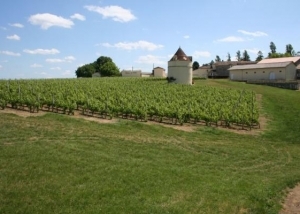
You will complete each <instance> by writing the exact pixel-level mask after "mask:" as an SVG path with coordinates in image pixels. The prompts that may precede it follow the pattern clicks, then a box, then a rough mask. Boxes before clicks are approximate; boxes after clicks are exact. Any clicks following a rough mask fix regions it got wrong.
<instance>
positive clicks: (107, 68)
mask: <svg viewBox="0 0 300 214" xmlns="http://www.w3.org/2000/svg"><path fill="white" fill-rule="evenodd" d="M99 72H100V74H101V76H102V77H113V76H120V71H119V68H118V67H117V66H116V65H115V63H114V62H113V61H108V62H106V63H104V64H102V65H100V67H99Z"/></svg>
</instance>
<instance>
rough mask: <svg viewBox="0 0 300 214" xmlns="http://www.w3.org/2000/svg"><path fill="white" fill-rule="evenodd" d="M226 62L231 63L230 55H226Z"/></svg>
mask: <svg viewBox="0 0 300 214" xmlns="http://www.w3.org/2000/svg"><path fill="white" fill-rule="evenodd" d="M227 62H231V56H230V53H227Z"/></svg>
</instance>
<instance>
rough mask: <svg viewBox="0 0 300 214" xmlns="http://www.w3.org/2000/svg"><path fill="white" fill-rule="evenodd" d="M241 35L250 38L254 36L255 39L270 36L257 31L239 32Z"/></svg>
mask: <svg viewBox="0 0 300 214" xmlns="http://www.w3.org/2000/svg"><path fill="white" fill-rule="evenodd" d="M238 32H239V33H242V34H244V35H248V36H254V37H260V36H268V34H266V33H264V32H261V31H255V32H248V31H245V30H238Z"/></svg>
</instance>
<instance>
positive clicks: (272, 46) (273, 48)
mask: <svg viewBox="0 0 300 214" xmlns="http://www.w3.org/2000/svg"><path fill="white" fill-rule="evenodd" d="M270 50H271V54H274V53H276V45H275V44H274V42H271V43H270Z"/></svg>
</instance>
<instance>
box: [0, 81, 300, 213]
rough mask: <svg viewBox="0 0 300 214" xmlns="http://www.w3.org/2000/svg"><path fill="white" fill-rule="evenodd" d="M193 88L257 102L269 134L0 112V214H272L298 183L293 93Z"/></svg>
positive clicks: (298, 97) (297, 97)
mask: <svg viewBox="0 0 300 214" xmlns="http://www.w3.org/2000/svg"><path fill="white" fill-rule="evenodd" d="M196 84H209V85H214V86H215V87H225V88H226V87H234V88H245V89H248V90H253V91H255V92H256V93H259V94H262V97H263V98H262V104H263V107H264V108H263V113H264V114H265V116H266V117H267V118H268V119H269V123H268V127H267V131H266V132H265V133H263V134H261V135H259V136H252V135H239V134H235V133H230V132H227V131H223V130H218V129H215V128H210V127H199V128H197V130H196V131H195V132H191V133H189V132H184V131H178V130H174V129H172V128H166V127H161V126H158V125H145V124H143V123H141V122H134V121H120V122H118V123H115V124H99V123H96V122H90V121H85V120H82V119H74V118H72V117H69V116H65V115H55V114H46V115H45V116H41V117H28V118H22V117H18V116H16V115H11V114H3V113H1V111H0V118H1V119H0V130H1V131H0V213H246V212H249V213H278V211H279V209H280V200H281V199H282V197H283V194H284V193H283V190H284V189H285V188H286V187H287V186H293V185H294V184H295V183H296V182H297V181H299V180H300V170H299V164H300V156H299V154H300V145H299V144H300V133H299V130H300V127H299V126H300V124H299V115H300V108H299V103H300V94H299V92H295V91H290V90H283V89H277V88H271V87H265V86H256V85H247V84H244V83H234V82H229V81H226V80H218V81H214V80H207V81H202V80H201V81H199V82H197V81H196ZM297 117H298V118H297Z"/></svg>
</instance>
